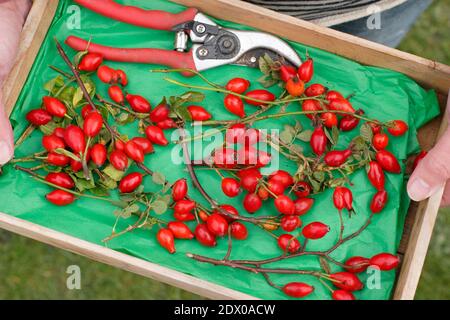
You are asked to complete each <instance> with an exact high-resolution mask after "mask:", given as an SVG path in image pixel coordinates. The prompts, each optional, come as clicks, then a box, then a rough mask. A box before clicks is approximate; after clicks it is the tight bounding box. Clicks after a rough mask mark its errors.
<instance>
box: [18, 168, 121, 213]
mask: <svg viewBox="0 0 450 320" xmlns="http://www.w3.org/2000/svg"><path fill="white" fill-rule="evenodd" d="M14 169H16V170H20V171H23V172H26V173H28V174H29V175H31V176H32V177H33V179H35V180H37V181H39V182H41V183H44V184H46V185H49V186H51V187H53V188H55V189H59V190H63V191H66V192H68V193H71V194H73V195H75V196H78V197H85V198H91V199H96V200H102V201H106V202H109V203H111V204H113V205H115V206H117V207H119V208H125V207H126V205H125V202H123V201H120V200H113V199H109V198H105V197H97V196H93V195H90V194H84V193H80V192H76V191H73V190H70V189H66V188H63V187H61V186H58V185H56V184H53V183H51V182H48V181H46V180H45V179H43V178H42V176H40V175H38V174H37V173H36V172H33V171H32V170H31V169H28V168H24V167H21V166H18V165H15V166H14Z"/></svg>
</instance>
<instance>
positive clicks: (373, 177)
mask: <svg viewBox="0 0 450 320" xmlns="http://www.w3.org/2000/svg"><path fill="white" fill-rule="evenodd" d="M367 177H368V178H369V181H370V183H371V184H372V185H373V186H374V187H375V188H376V189H377V190H383V189H384V184H385V176H384V172H383V168H382V167H381V166H380V164H379V163H378V162H376V161H370V163H369V170H368V171H367Z"/></svg>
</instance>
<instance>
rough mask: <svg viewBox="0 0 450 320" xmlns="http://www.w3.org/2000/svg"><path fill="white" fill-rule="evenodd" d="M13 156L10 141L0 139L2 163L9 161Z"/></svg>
mask: <svg viewBox="0 0 450 320" xmlns="http://www.w3.org/2000/svg"><path fill="white" fill-rule="evenodd" d="M12 156H13V150H11V147H10V145H9V144H8V143H6V142H5V141H0V165H3V164H5V163H7V162H8V161H9V160H11V158H12Z"/></svg>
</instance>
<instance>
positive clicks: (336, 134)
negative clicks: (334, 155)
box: [331, 126, 340, 144]
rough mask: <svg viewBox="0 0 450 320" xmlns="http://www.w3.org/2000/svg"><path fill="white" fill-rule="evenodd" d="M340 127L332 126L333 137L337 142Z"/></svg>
mask: <svg viewBox="0 0 450 320" xmlns="http://www.w3.org/2000/svg"><path fill="white" fill-rule="evenodd" d="M339 133H340V132H339V129H338V127H337V126H333V127H332V128H331V137H332V138H333V141H334V143H335V144H336V143H337V142H338V140H339Z"/></svg>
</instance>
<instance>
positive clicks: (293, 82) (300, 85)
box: [286, 77, 305, 97]
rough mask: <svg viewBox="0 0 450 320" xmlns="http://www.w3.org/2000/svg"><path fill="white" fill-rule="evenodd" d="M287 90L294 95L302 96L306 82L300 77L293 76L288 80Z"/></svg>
mask: <svg viewBox="0 0 450 320" xmlns="http://www.w3.org/2000/svg"><path fill="white" fill-rule="evenodd" d="M286 91H287V92H288V93H289V95H291V96H293V97H300V96H301V95H302V94H303V92H305V83H304V82H303V81H302V80H300V79H299V78H298V77H292V78H291V79H289V80H288V81H287V82H286Z"/></svg>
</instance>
